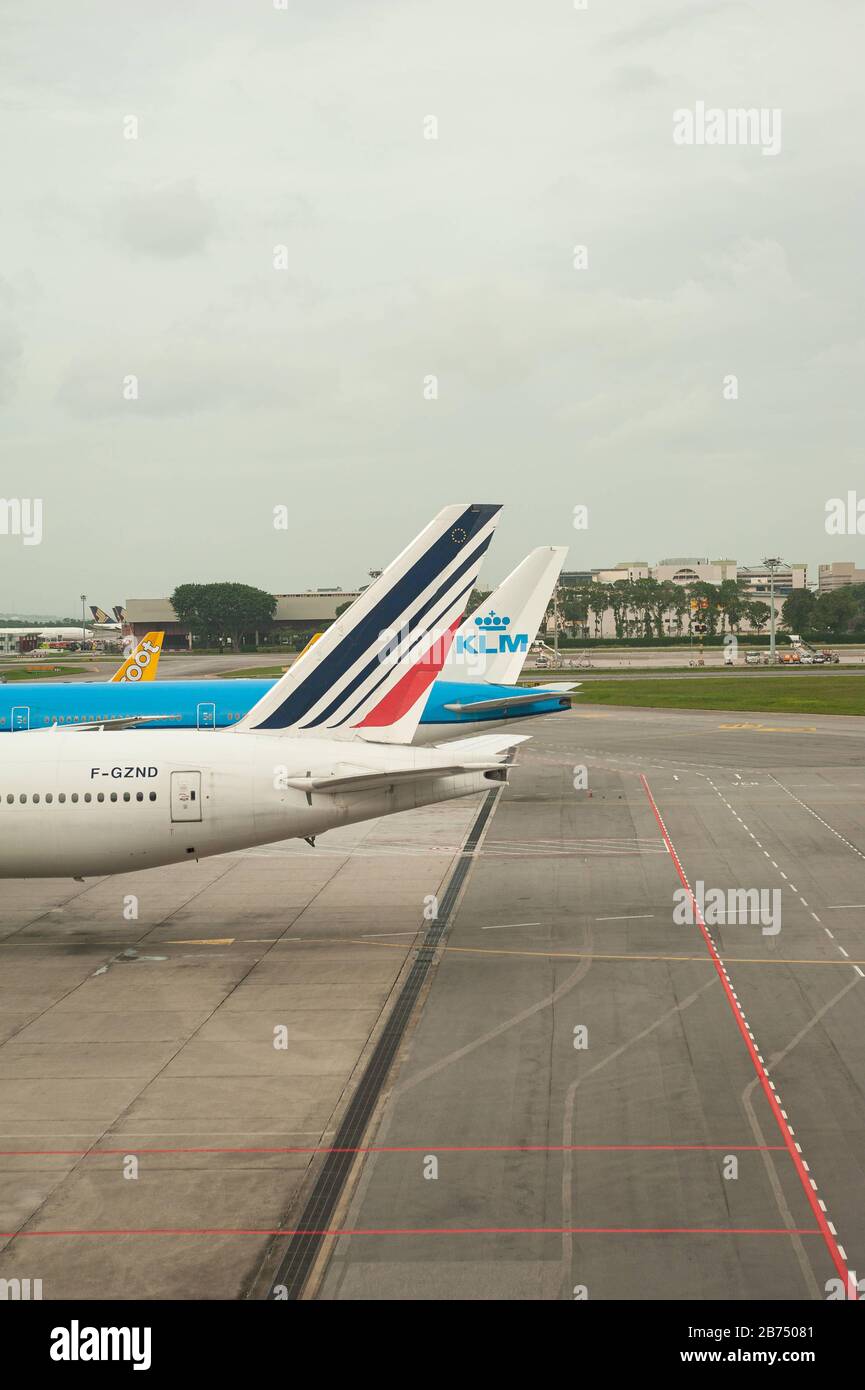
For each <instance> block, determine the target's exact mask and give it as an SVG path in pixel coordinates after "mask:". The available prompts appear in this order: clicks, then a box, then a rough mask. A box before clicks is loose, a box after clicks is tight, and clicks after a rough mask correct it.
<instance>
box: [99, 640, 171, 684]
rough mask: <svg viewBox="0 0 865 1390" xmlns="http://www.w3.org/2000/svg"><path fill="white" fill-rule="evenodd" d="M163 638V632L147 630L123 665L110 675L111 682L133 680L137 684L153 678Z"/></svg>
mask: <svg viewBox="0 0 865 1390" xmlns="http://www.w3.org/2000/svg"><path fill="white" fill-rule="evenodd" d="M164 639H165V633H164V632H148V634H147V636H146V637H142V639H141V641H140V642H139V643H138V646H137V647H136V648H135V649H134V651H131V652H130V653H129V655H128V657H127V658H126V660H125V661H124V663H123V665H122V666H120V667H119V668H118V669H117V670H116V671H115V672H114V675H113V676H112V677H111V681H112V683H116V682H120V683H124V684H125V683H129V684H132V683H133V682H134V683H135V684H136V685H137V684H138V683H139V681H152V680H155V678H156V668H157V666H158V665H159V654H160V652H161V651H162V643H163V641H164Z"/></svg>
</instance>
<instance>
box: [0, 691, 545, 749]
mask: <svg viewBox="0 0 865 1390" xmlns="http://www.w3.org/2000/svg"><path fill="white" fill-rule="evenodd" d="M274 684H275V682H274V681H270V680H235V679H231V680H206V681H179V680H167V681H160V680H156V681H148V682H147V683H146V684H141V683H139V684H138V685H131V684H121V683H116V684H115V683H112V682H108V681H69V682H65V683H60V682H58V683H57V684H43V683H41V682H38V683H36V682H28V683H27V684H26V685H25V684H23V683H18V682H14V683H10V684H8V685H2V686H0V733H4V732H5V733H9V732H16V731H24V730H26V729H46V728H49V727H50V726H51V725H52V724H60V725H63V726H65V725H68V724H72V725H75V724H80V723H89V722H91V721H94V720H96V721H98V720H101V719H119V718H131V717H138V718H140V717H141V716H142V715H147V714H151V715H162V716H165V715H168V716H170V718H168V719H165V718H162V719H160V720H159V721H158V722H154V723H152V724H148V723H142V724H140V725H138V726H137V727H138V728H144V729H146V728H151V729H157V728H168V729H196V728H197V729H223V728H226V727H228V726H229V725H231V724H236V723H237V722H238V720H239V719H241V718H242V717H243V715H244V714H246V713H247V711H248V710H250V709H251V708H252V706H253V705H255V704H257V702H258V701H259V700H260V699H261V697H262V696H263V695H264V694H266V692H267V691H268V690H270V688H271V687H272V686H273V685H274ZM509 695H513V696H518V695H519V696H523V697H524V696H525V695H526V687H525V686H517V685H486V684H484V683H483V682H476V683H469V682H464V681H446V680H437V681H435V682H434V684H433V686H432V689H431V691H430V694H429V697H428V699H427V703H426V707H425V709H424V712H423V715H422V717H421V724H422V725H423V726H424V732H425V733H427V734H428V735H431V734H434V733H435V732H436V729H434V728H430V727H429V726H431V725H433V726H437V728H438V729H440V730H441V735H442V737H443V738H449V737H450V738H452V737H453V736H454V734H455V733H456V728H457V727H458V726H461V725H471V726H473V725H475V724H479V723H495V722H499V723H501V722H502V720H512V719H516V718H519V719H526V718H530V717H531V716H532V715H535V714H551V713H553V712H554V711H556V710H562V709H568V708H569V707H570V700H569V698H568V696H567V695H565V694H563V693H562V692H560V691H546V692H545V691H543V690H541V689H539V690H538V698H537V700H533V701H531V702H530V703H528V704H521V705H519V706H517V707H514V708H512V709H508V708H507V706H505V707H504V708H501V707H500V708H497V709H494V710H474V711H473V710H471V709H463V710H462V711H459V710H452V709H447V708H446V706H447V705H449V704H459V705H462V706H470V705H471V704H472V703H473V702H476V701H486V700H490V699H502V698H506V697H507V696H509ZM471 731H472V730H471V729H470V730H469V732H471Z"/></svg>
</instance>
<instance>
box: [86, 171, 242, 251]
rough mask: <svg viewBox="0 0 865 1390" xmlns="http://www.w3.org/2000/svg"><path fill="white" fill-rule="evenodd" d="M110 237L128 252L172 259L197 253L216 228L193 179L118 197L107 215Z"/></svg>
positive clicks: (209, 210) (203, 248) (208, 204)
mask: <svg viewBox="0 0 865 1390" xmlns="http://www.w3.org/2000/svg"><path fill="white" fill-rule="evenodd" d="M107 228H108V232H109V235H110V236H111V238H112V240H113V241H114V242H115V243H116V244H117V245H119V246H121V247H124V248H125V249H126V250H127V251H132V252H135V253H136V254H138V255H143V256H156V257H159V258H160V259H163V260H175V259H178V258H180V257H185V256H196V255H200V253H201V252H202V251H204V250H205V249H206V247H207V244H208V242H209V241H210V240H211V238H212V237H213V236H214V235H215V233H216V230H217V218H216V214H215V211H214V209H213V206H212V205H211V204H210V203H209V202H208V201H207V200H206V199H205V198H203V197H202V195H201V194H200V193H199V191H198V188H197V187H196V185H195V182H194V180H192V179H184V180H181V181H180V182H178V183H172V184H169V185H167V186H165V187H163V188H157V189H154V190H153V191H152V192H150V193H139V194H134V195H132V196H129V197H126V198H123V199H121V200H120V201H119V202H118V203H117V204H115V206H114V207H112V208H110V209H109V211H108V214H107Z"/></svg>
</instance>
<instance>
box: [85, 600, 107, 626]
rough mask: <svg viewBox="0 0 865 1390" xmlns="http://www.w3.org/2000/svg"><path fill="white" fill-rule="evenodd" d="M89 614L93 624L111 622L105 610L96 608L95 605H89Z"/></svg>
mask: <svg viewBox="0 0 865 1390" xmlns="http://www.w3.org/2000/svg"><path fill="white" fill-rule="evenodd" d="M90 612H91V613H92V614H93V621H94V622H95V623H110V622H111V619H110V618H109V616H108V614H107V613H106V612H105V609H104V608H98V607H97V606H96V604H95V603H91V604H90Z"/></svg>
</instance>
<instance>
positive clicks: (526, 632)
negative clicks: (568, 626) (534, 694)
mask: <svg viewBox="0 0 865 1390" xmlns="http://www.w3.org/2000/svg"><path fill="white" fill-rule="evenodd" d="M567 553H568V547H567V546H566V545H542V546H539V547H538V549H537V550H533V551H532V552H531V554H530V555H527V556H526V558H525V560H523V561H522V563H521V564H519V565H517V567H516V569H515V570H514V571H513V573H512V574H509V575H508V577H507V579H505V580H503V581H502V583H501V584H500V585H499V587H498V588H497V589H495V590H494V591H493V593H491V594H490V595H489V597H488V598H487V599H485V601H484V602H483V603H482V604H481V605H480V607H479V608H476V609H475V611H474V612H473V613H470V614H469V616H468V617H467V618H466V620H465V622H464V623H463V625H462V627H461V628H460V629H459V631H458V632H457V635H456V641H455V642H454V645H453V647H452V648H451V652H450V655H449V657H448V660H447V663H446V665H445V669H444V671H443V672H442V675H443V677H444V679H445V680H449V681H470V682H477V681H479V680H483V681H487V682H489V683H490V684H494V685H513V684H514V683H515V682H516V681H517V679H518V678H519V675H520V672H521V671H522V669H523V666H524V665H525V660H526V657H527V656H528V653H529V648H530V647H531V645H532V643H533V642H534V640H535V637H536V635H537V631H538V628H539V627H540V624H541V620H542V618H543V616H544V613H545V612H546V610H547V604H548V603H549V601H550V597H551V596H552V592H553V589H554V588H555V586H556V582H557V580H558V577H559V574H560V573H561V569H562V565H563V564H564V563H565V556H566V555H567Z"/></svg>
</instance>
